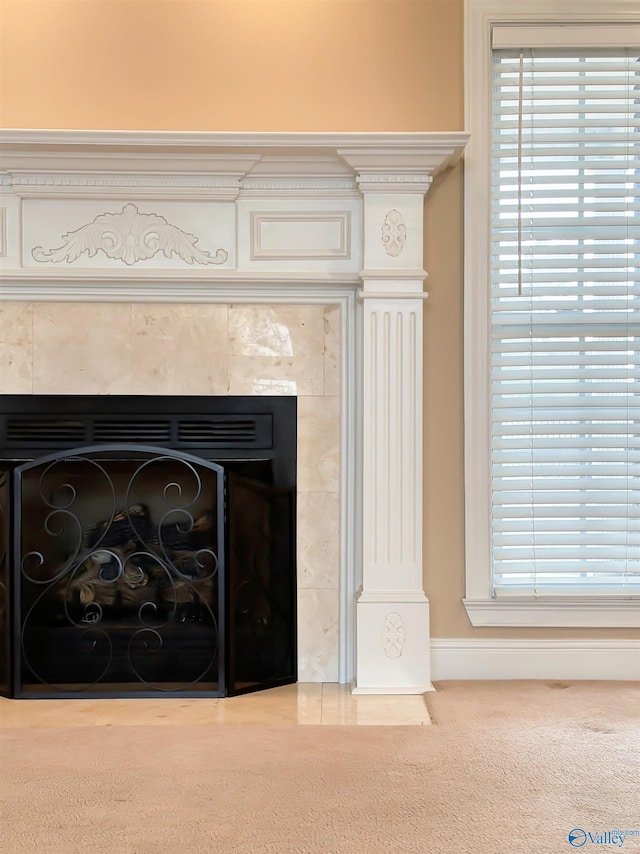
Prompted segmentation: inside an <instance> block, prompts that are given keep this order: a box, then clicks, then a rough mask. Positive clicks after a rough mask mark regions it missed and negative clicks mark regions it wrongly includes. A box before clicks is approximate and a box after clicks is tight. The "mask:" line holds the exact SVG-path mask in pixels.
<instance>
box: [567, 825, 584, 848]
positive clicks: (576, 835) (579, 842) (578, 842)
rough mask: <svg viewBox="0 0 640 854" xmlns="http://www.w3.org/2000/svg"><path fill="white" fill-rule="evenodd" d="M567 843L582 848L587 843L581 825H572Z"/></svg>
mask: <svg viewBox="0 0 640 854" xmlns="http://www.w3.org/2000/svg"><path fill="white" fill-rule="evenodd" d="M568 839H569V845H573V847H574V848H582V846H583V845H586V843H587V834H586V831H584V830H583V829H582V828H581V827H574V828H573V830H570V831H569V836H568Z"/></svg>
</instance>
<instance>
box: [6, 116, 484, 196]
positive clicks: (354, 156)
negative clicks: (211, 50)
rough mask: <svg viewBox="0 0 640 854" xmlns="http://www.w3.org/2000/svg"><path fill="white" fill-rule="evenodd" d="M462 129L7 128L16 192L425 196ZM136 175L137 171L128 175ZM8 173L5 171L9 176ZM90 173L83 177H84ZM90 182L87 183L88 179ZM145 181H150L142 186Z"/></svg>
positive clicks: (460, 143) (456, 147)
mask: <svg viewBox="0 0 640 854" xmlns="http://www.w3.org/2000/svg"><path fill="white" fill-rule="evenodd" d="M467 139H468V135H467V134H465V133H462V132H455V133H443V132H433V133H431V132H424V133H422V132H418V133H338V134H335V133H230V132H215V133H214V132H201V131H196V132H189V133H186V132H185V133H182V132H180V133H176V132H169V131H88V130H29V129H26V130H24V129H11V128H10V129H5V130H0V156H1V157H2V164H3V169H4V172H5V177H4V178H3V182H4V183H5V185H6V184H9V187H10V190H12V191H13V192H15V193H16V194H17V195H20V196H25V197H29V196H33V195H36V194H37V195H56V194H57V193H60V192H64V194H65V196H68V195H69V193H72V194H77V195H83V194H85V193H88V192H89V191H88V190H85V187H86V186H88V185H87V184H86V176H87V175H90V176H91V180H93V178H94V177H95V180H96V181H97V182H98V183H97V185H94V186H97V187H99V188H100V190H101V191H102V192H103V194H104V195H111V196H115V197H118V198H124V197H125V196H126V194H127V191H130V190H131V189H133V186H132V182H133V184H135V185H136V187H135V189H140V190H141V191H142V192H143V194H145V195H147V196H148V195H150V194H151V195H153V193H154V192H155V191H154V189H153V188H154V187H157V188H158V193H163V194H164V195H165V198H166V197H167V193H168V194H169V195H171V194H172V192H175V193H176V194H179V193H181V192H183V191H185V190H186V191H187V192H188V191H191V192H193V193H194V194H202V195H200V197H202V196H203V195H207V194H208V195H209V196H210V197H218V198H224V197H226V198H233V197H234V194H237V193H238V192H239V191H244V187H245V185H244V182H245V180H246V191H247V192H248V193H264V192H284V193H292V192H297V191H300V190H302V191H305V190H306V191H308V192H314V191H316V190H338V191H342V192H345V193H349V192H354V191H356V182H355V180H354V177H355V176H357V178H358V181H359V183H360V188H361V189H363V190H364V189H370V188H371V189H375V190H376V191H377V192H385V191H386V192H393V191H396V192H397V191H402V192H422V193H424V192H425V190H426V187H427V186H428V184H429V181H430V178H431V176H432V175H435V174H437V173H438V172H441V171H442V170H444V169H446V168H448V167H449V166H451V165H452V164H453V163H455V161H456V160H457V159H458V158H459V157H460V156H461V155H462V152H463V150H464V147H465V145H466V142H467ZM130 173H135V177H133V178H132V177H131V174H130ZM7 176H8V177H7ZM83 176H85V177H83ZM83 181H84V182H85V183H83ZM145 182H146V183H145Z"/></svg>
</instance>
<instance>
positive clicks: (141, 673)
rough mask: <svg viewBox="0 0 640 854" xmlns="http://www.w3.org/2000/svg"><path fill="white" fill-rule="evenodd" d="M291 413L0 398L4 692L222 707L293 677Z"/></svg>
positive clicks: (290, 403)
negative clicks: (210, 700) (197, 701)
mask: <svg viewBox="0 0 640 854" xmlns="http://www.w3.org/2000/svg"><path fill="white" fill-rule="evenodd" d="M296 409H297V401H296V399H295V398H294V397H275V398H274V397H233V396H225V397H181V398H176V397H165V396H149V397H145V398H135V397H125V396H39V395H35V396H34V395H24V396H23V395H8V396H4V397H1V398H0V514H1V515H2V520H3V524H2V530H1V535H2V543H1V544H0V561H2V563H1V564H0V570H1V571H2V584H3V587H2V588H1V590H2V591H3V592H5V593H6V594H7V595H5V600H7V599H10V601H11V602H12V605H13V607H12V609H11V608H9V607H7V605H8V602H7V601H5V605H4V608H3V607H2V606H0V619H1V620H3V621H4V631H3V634H2V652H1V653H0V660H1V663H0V680H1V681H2V684H3V687H4V690H5V692H7V693H9V692H11V693H12V694H13V695H14V696H16V697H61V696H62V697H87V696H92V697H94V696H100V697H111V696H118V697H122V696H155V695H162V694H169V695H174V696H175V695H182V696H213V697H218V696H225V695H233V694H239V693H244V692H248V691H253V690H258V689H260V688H268V687H274V686H276V685H281V684H287V683H290V682H293V681H295V679H296V672H297V668H296V566H295V481H296ZM11 612H12V620H13V632H12V633H9V631H8V622H9V620H8V615H9V613H11ZM12 668H13V679H12V680H10V679H9V678H8V677H9V674H10V671H11V669H12ZM10 683H11V685H10Z"/></svg>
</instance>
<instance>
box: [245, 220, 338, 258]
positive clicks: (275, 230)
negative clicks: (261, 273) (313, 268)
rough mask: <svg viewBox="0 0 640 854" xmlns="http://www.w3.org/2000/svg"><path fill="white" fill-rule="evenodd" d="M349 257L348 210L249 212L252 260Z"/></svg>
mask: <svg viewBox="0 0 640 854" xmlns="http://www.w3.org/2000/svg"><path fill="white" fill-rule="evenodd" d="M350 257H351V212H350V211H337V212H327V213H325V212H319V211H292V212H291V213H284V212H281V211H273V212H269V211H268V212H260V213H258V212H253V213H252V214H251V258H252V260H260V259H267V258H268V259H270V260H280V261H284V260H290V259H305V260H308V261H309V260H322V259H324V258H333V259H338V258H342V259H345V260H348V259H349V258H350Z"/></svg>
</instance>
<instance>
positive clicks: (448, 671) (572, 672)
mask: <svg viewBox="0 0 640 854" xmlns="http://www.w3.org/2000/svg"><path fill="white" fill-rule="evenodd" d="M431 678H432V679H433V681H434V682H436V681H438V680H446V679H622V680H640V640H633V639H630V640H500V639H490V640H473V639H467V638H433V639H432V640H431Z"/></svg>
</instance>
